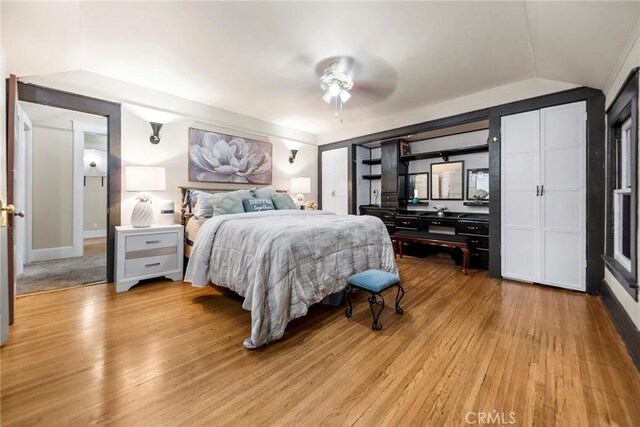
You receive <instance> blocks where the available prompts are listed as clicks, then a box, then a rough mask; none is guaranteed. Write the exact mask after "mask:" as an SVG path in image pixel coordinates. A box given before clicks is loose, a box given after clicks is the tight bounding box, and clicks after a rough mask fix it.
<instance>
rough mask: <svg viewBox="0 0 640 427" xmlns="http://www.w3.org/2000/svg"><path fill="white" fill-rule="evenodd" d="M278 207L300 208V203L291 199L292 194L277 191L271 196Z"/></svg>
mask: <svg viewBox="0 0 640 427" xmlns="http://www.w3.org/2000/svg"><path fill="white" fill-rule="evenodd" d="M271 200H273V204H274V205H275V207H276V209H278V210H281V209H298V205H296V203H295V202H294V201H293V200H292V199H291V196H289V195H288V194H284V193H275V194H274V195H272V196H271Z"/></svg>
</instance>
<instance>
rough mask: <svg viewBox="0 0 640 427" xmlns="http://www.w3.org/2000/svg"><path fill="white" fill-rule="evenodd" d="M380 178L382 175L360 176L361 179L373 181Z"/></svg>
mask: <svg viewBox="0 0 640 427" xmlns="http://www.w3.org/2000/svg"><path fill="white" fill-rule="evenodd" d="M381 178H382V175H380V174H377V175H362V179H371V180H374V179H381Z"/></svg>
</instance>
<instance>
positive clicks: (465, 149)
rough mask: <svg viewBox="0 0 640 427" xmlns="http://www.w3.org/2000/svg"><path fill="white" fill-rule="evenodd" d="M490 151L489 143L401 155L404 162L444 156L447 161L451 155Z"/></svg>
mask: <svg viewBox="0 0 640 427" xmlns="http://www.w3.org/2000/svg"><path fill="white" fill-rule="evenodd" d="M488 151H489V145H488V144H481V145H472V146H470V147H463V148H451V149H448V150H440V151H429V152H426V153H415V154H410V155H408V156H400V160H401V161H403V162H410V161H412V160H424V159H437V158H442V159H443V160H444V161H445V162H447V161H449V157H451V156H462V155H464V154H472V153H483V152H488Z"/></svg>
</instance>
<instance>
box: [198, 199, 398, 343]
mask: <svg viewBox="0 0 640 427" xmlns="http://www.w3.org/2000/svg"><path fill="white" fill-rule="evenodd" d="M194 229H195V226H194ZM191 236H193V233H192V234H191ZM369 268H378V269H381V270H384V271H388V272H390V273H396V274H397V268H396V264H395V259H394V255H393V248H392V245H391V239H390V238H389V234H388V232H387V230H386V227H385V226H384V224H383V223H382V221H381V220H380V219H379V218H376V217H373V216H360V217H358V216H353V215H335V214H333V213H331V212H323V211H303V210H274V211H265V212H251V213H238V214H229V215H220V216H214V217H212V218H209V219H206V220H204V221H201V224H199V225H198V231H197V233H196V235H195V239H194V243H193V246H192V247H191V248H190V257H189V262H188V265H187V270H186V273H185V281H187V282H191V283H192V285H193V286H197V287H204V286H207V285H209V284H215V285H216V286H221V287H224V288H227V289H230V290H232V291H234V292H236V293H237V294H239V295H240V296H242V297H244V302H243V308H244V309H246V310H249V311H251V336H250V337H249V338H247V339H246V340H245V341H244V346H245V347H246V348H248V349H253V348H256V347H259V346H262V345H265V344H268V343H270V342H273V341H275V340H277V339H279V338H281V337H282V336H283V335H284V331H285V328H286V326H287V324H288V322H289V321H290V320H292V319H295V318H298V317H301V316H304V315H305V314H307V311H308V308H309V307H310V306H311V305H313V304H315V303H318V302H320V301H321V300H322V299H323V298H325V297H326V296H328V295H331V294H334V293H336V292H340V291H341V290H343V289H344V287H345V286H346V280H347V278H348V277H349V276H350V275H352V274H354V273H357V272H361V271H364V270H367V269H369Z"/></svg>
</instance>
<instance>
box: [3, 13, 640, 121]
mask: <svg viewBox="0 0 640 427" xmlns="http://www.w3.org/2000/svg"><path fill="white" fill-rule="evenodd" d="M639 18H640V3H639V2H611V1H606V2H433V3H431V2H407V3H404V2H391V1H390V2H375V3H365V2H354V3H345V2H324V3H317V2H296V3H292V2H259V3H255V2H237V3H222V2H212V3H209V2H193V3H192V2H189V3H178V2H141V3H129V2H109V3H101V2H70V3H66V2H62V3H60V2H52V3H30V2H27V3H22V2H19V3H12V2H3V6H2V37H3V44H4V46H5V48H6V50H7V60H8V67H7V69H8V71H9V72H12V73H16V74H18V75H19V76H31V75H46V74H53V73H61V72H67V71H72V70H87V71H91V72H95V73H100V74H103V75H105V76H108V77H111V78H115V79H120V80H123V81H126V82H129V83H133V84H137V85H141V86H145V87H148V88H151V89H155V90H159V91H163V92H166V93H170V94H173V95H177V96H181V97H184V98H187V99H191V100H194V101H199V102H203V103H206V104H210V105H214V106H217V107H220V108H224V109H227V110H230V111H234V112H238V113H242V114H246V115H249V116H252V117H256V118H259V119H263V120H267V121H271V122H274V123H279V124H283V125H286V126H289V127H293V128H296V129H300V130H304V131H307V132H311V133H315V134H322V133H327V132H332V131H335V130H337V129H339V128H340V126H341V124H340V122H339V121H337V120H336V119H335V118H334V117H333V114H332V111H331V109H330V107H329V106H327V105H326V104H325V103H324V102H323V101H322V99H321V96H322V93H321V90H320V87H319V81H318V75H317V70H316V68H317V64H318V63H320V62H321V61H323V60H324V59H326V58H329V57H334V56H342V55H348V56H351V57H353V58H355V59H356V60H357V61H358V62H359V63H360V69H359V72H358V73H357V74H356V75H355V80H356V87H355V89H354V90H353V98H352V100H350V101H349V102H348V103H347V104H346V106H345V112H344V120H345V124H346V123H350V124H352V123H357V122H360V121H370V120H372V119H376V118H379V117H385V116H388V115H392V114H398V113H401V112H403V111H408V110H412V109H415V108H418V107H421V106H424V105H429V104H434V103H438V102H442V101H444V100H448V99H452V98H457V97H460V96H463V95H467V94H470V93H474V92H478V91H481V90H484V89H488V88H491V87H496V86H501V85H504V84H507V83H510V82H515V81H520V80H524V79H528V78H535V77H538V78H544V79H550V80H557V81H563V82H568V83H572V84H577V85H585V86H591V87H595V88H599V89H605V88H606V87H607V85H608V84H609V81H610V80H611V78H612V75H614V74H615V72H616V71H617V69H618V66H619V62H620V58H621V56H622V54H623V53H624V50H625V48H626V46H627V45H628V42H629V40H630V38H631V36H632V35H633V33H634V31H636V30H637V28H636V27H637V25H638V22H639Z"/></svg>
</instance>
